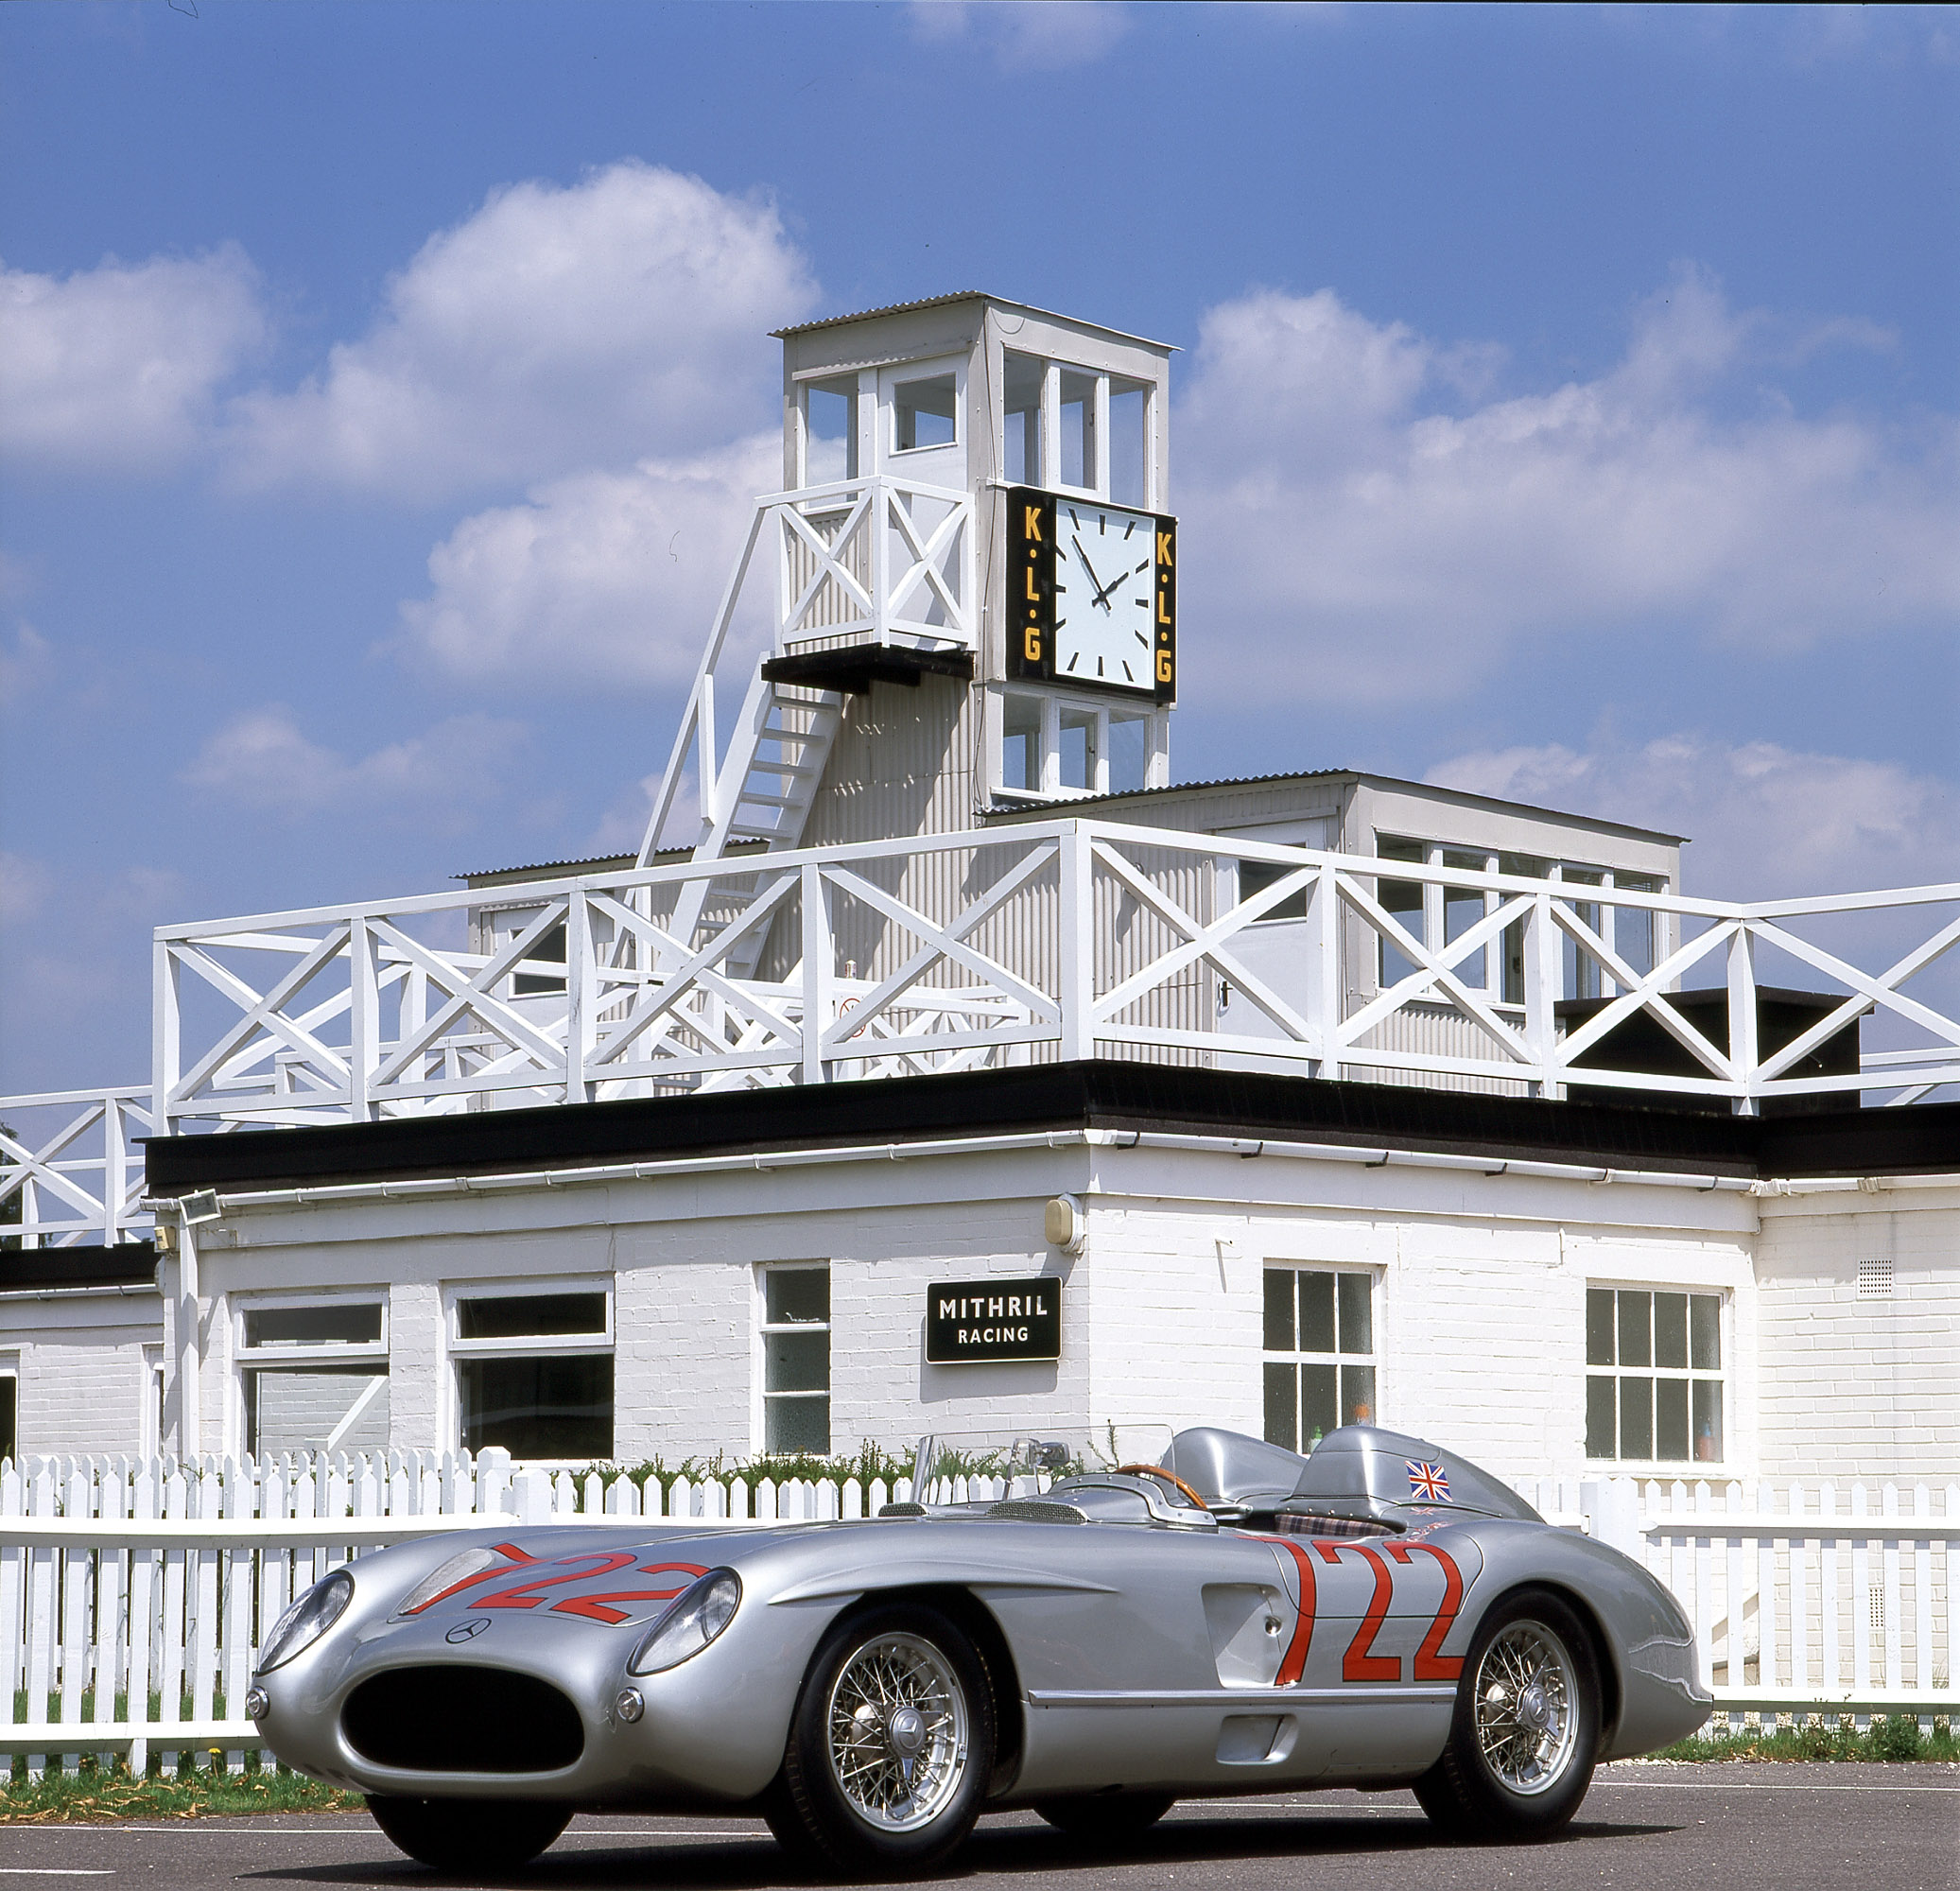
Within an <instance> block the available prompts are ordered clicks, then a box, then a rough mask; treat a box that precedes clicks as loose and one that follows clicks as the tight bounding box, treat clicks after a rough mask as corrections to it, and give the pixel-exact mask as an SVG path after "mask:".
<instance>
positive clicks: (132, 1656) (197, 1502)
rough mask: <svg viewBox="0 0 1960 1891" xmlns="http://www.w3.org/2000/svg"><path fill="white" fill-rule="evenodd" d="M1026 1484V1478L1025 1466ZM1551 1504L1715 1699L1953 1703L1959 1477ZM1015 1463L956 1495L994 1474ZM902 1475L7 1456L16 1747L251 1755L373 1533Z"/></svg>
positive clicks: (812, 1497)
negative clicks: (335, 1587)
mask: <svg viewBox="0 0 1960 1891" xmlns="http://www.w3.org/2000/svg"><path fill="white" fill-rule="evenodd" d="M1012 1488H1013V1490H1014V1492H1015V1494H1020V1487H1019V1483H1016V1484H1015V1486H1013V1487H1012ZM1519 1490H1520V1492H1521V1494H1522V1495H1523V1496H1524V1497H1525V1498H1526V1499H1527V1500H1528V1501H1531V1502H1533V1503H1535V1505H1536V1506H1537V1507H1538V1509H1539V1510H1540V1511H1542V1512H1543V1513H1544V1514H1545V1515H1546V1517H1547V1518H1549V1519H1550V1520H1551V1521H1553V1522H1555V1523H1558V1524H1561V1525H1563V1526H1565V1527H1567V1528H1570V1529H1583V1530H1587V1531H1590V1532H1591V1534H1593V1535H1597V1536H1600V1537H1601V1538H1602V1539H1604V1540H1606V1541H1610V1542H1614V1543H1616V1544H1617V1545H1619V1546H1620V1547H1622V1548H1623V1549H1625V1550H1627V1551H1628V1552H1629V1553H1632V1554H1634V1555H1636V1556H1639V1557H1640V1558H1641V1559H1642V1560H1643V1561H1644V1562H1645V1563H1646V1565H1647V1567H1648V1568H1649V1569H1651V1570H1654V1572H1655V1573H1656V1575H1658V1576H1659V1577H1660V1578H1661V1580H1662V1581H1664V1582H1666V1583H1667V1584H1668V1586H1669V1587H1671V1588H1672V1589H1673V1590H1674V1593H1675V1594H1676V1595H1677V1596H1679V1597H1680V1598H1681V1601H1682V1603H1683V1605H1684V1606H1685V1607H1686V1608H1687V1610H1688V1613H1689V1616H1690V1619H1691V1621H1692V1622H1695V1624H1696V1627H1697V1633H1696V1640H1697V1645H1698V1654H1699V1659H1700V1664H1701V1674H1702V1679H1703V1681H1704V1683H1705V1684H1707V1685H1708V1686H1709V1687H1710V1689H1711V1690H1712V1691H1713V1692H1714V1694H1715V1697H1716V1701H1717V1712H1718V1716H1719V1717H1726V1719H1727V1720H1728V1721H1729V1722H1730V1723H1731V1724H1733V1723H1734V1722H1735V1721H1737V1720H1739V1719H1741V1718H1742V1717H1743V1716H1748V1717H1752V1718H1753V1717H1756V1716H1762V1717H1771V1716H1777V1715H1785V1716H1788V1715H1804V1714H1810V1713H1824V1714H1828V1715H1830V1716H1833V1717H1834V1716H1836V1715H1839V1714H1847V1713H1848V1714H1850V1715H1852V1716H1853V1718H1854V1719H1855V1720H1856V1721H1857V1722H1858V1723H1860V1724H1861V1725H1862V1724H1864V1723H1865V1721H1867V1720H1868V1719H1869V1718H1870V1717H1871V1716H1872V1715H1874V1714H1912V1715H1915V1716H1917V1718H1918V1719H1919V1721H1920V1724H1921V1726H1924V1727H1928V1728H1930V1726H1931V1725H1932V1722H1933V1719H1934V1716H1936V1715H1941V1714H1947V1713H1950V1712H1951V1701H1952V1696H1951V1648H1952V1635H1951V1627H1952V1617H1951V1570H1952V1544H1953V1540H1954V1537H1955V1535H1960V1484H1949V1485H1947V1486H1946V1487H1945V1488H1944V1489H1943V1490H1941V1491H1938V1492H1936V1493H1935V1492H1934V1491H1933V1490H1931V1489H1930V1488H1929V1487H1928V1486H1926V1485H1923V1484H1922V1485H1917V1486H1915V1487H1914V1488H1912V1489H1911V1490H1910V1491H1905V1492H1901V1491H1900V1490H1899V1488H1898V1487H1896V1486H1894V1485H1891V1484H1887V1485H1885V1486H1884V1487H1883V1488H1882V1490H1879V1491H1877V1492H1873V1491H1871V1490H1869V1489H1867V1488H1866V1487H1865V1486H1864V1485H1862V1484H1859V1485H1851V1486H1848V1487H1847V1488H1844V1489H1838V1488H1835V1487H1833V1486H1831V1485H1830V1484H1825V1485H1823V1486H1821V1487H1817V1488H1815V1489H1812V1488H1810V1487H1806V1486H1803V1485H1790V1486H1786V1487H1777V1488H1772V1487H1770V1486H1747V1485H1742V1484H1724V1485H1720V1486H1717V1485H1711V1484H1708V1483H1699V1484H1693V1485H1689V1484H1682V1483H1673V1484H1664V1483H1645V1482H1640V1483H1637V1482H1635V1481H1634V1480H1630V1479H1616V1480H1612V1481H1609V1482H1608V1481H1601V1482H1593V1481H1587V1482H1585V1483H1580V1482H1577V1481H1564V1482H1555V1481H1552V1480H1543V1481H1532V1480H1527V1481H1524V1482H1522V1483H1520V1484H1519ZM1009 1492H1010V1486H1009V1485H1008V1484H1007V1483H1006V1482H1005V1481H1003V1480H1000V1479H987V1478H975V1479H973V1480H971V1481H970V1482H969V1481H967V1480H963V1479H962V1480H954V1481H952V1482H951V1483H943V1484H942V1485H941V1486H940V1487H939V1488H937V1489H935V1491H934V1492H933V1493H932V1494H933V1496H934V1497H935V1498H937V1499H939V1500H941V1501H966V1500H967V1499H969V1498H980V1497H994V1498H997V1497H1002V1496H1006V1495H1008V1494H1009ZM910 1495H911V1490H910V1486H909V1484H908V1483H907V1482H906V1480H904V1479H899V1480H898V1481H897V1482H896V1483H895V1484H893V1485H892V1486H890V1487H888V1486H887V1485H886V1483H885V1482H884V1481H883V1480H882V1479H874V1480H873V1481H872V1482H871V1483H870V1485H869V1486H868V1487H866V1486H864V1485H862V1484H860V1483H859V1481H858V1480H857V1479H855V1478H850V1479H845V1480H842V1481H841V1482H830V1481H818V1482H814V1483H811V1482H805V1481H803V1480H799V1479H791V1480H789V1481H787V1482H785V1483H781V1484H777V1483H773V1482H772V1481H771V1480H769V1479H766V1478H765V1479H762V1480H760V1481H759V1482H757V1483H755V1485H754V1486H753V1487H752V1486H751V1485H750V1484H749V1483H747V1482H745V1481H744V1480H742V1479H740V1478H724V1479H716V1478H709V1479H703V1480H700V1481H690V1480H688V1479H687V1478H685V1477H676V1478H673V1479H671V1480H670V1481H668V1482H667V1483H665V1484H664V1483H663V1481H662V1480H661V1479H660V1478H658V1477H656V1476H648V1477H646V1478H644V1479H643V1480H642V1481H640V1482H637V1483H635V1482H634V1481H633V1479H631V1478H628V1477H623V1476H620V1477H615V1478H613V1479H612V1480H611V1481H610V1482H608V1481H607V1480H606V1479H603V1478H601V1477H600V1476H599V1475H598V1473H596V1472H590V1473H587V1474H586V1475H585V1476H583V1477H582V1478H574V1477H573V1476H572V1475H571V1473H569V1472H568V1471H563V1470H560V1471H555V1472H554V1471H550V1470H546V1469H544V1468H540V1467H535V1466H528V1467H520V1466H513V1465H512V1462H511V1460H510V1459H509V1457H508V1456H507V1455H506V1454H505V1453H503V1452H501V1451H486V1452H483V1453H482V1454H480V1455H479V1456H477V1457H476V1458H474V1459H473V1458H470V1457H467V1456H458V1457H448V1456H442V1457H439V1456H437V1455H436V1454H434V1453H432V1452H417V1453H403V1452H375V1453H373V1454H367V1453H359V1454H353V1455H349V1454H344V1453H343V1454H337V1455H334V1456H331V1457H328V1456H325V1455H323V1454H322V1455H312V1456H305V1457H285V1458H266V1459H259V1460H243V1461H240V1460H229V1459H228V1460H223V1461H219V1460H216V1459H208V1460H203V1461H200V1462H199V1463H195V1464H189V1465H179V1464H177V1463H176V1462H175V1461H174V1460H171V1459H167V1458H165V1459H142V1460H139V1459H130V1458H93V1459H30V1460H28V1461H27V1462H26V1464H25V1465H23V1466H15V1465H13V1464H11V1463H10V1462H8V1463H0V1681H4V1683H5V1698H6V1700H7V1702H8V1704H9V1712H8V1714H7V1715H6V1716H5V1717H4V1718H0V1766H6V1765H9V1764H10V1763H11V1761H10V1758H8V1757H9V1756H13V1755H25V1756H26V1761H27V1766H28V1769H29V1771H30V1772H32V1773H36V1774H38V1773H40V1772H42V1771H43V1770H44V1769H45V1768H47V1767H48V1766H50V1765H55V1766H67V1767H68V1768H70V1769H73V1768H75V1767H77V1766H78V1764H79V1761H80V1760H81V1758H82V1756H84V1755H95V1756H97V1757H98V1758H99V1760H100V1761H103V1762H104V1763H106V1762H107V1761H109V1760H111V1759H113V1758H114V1757H115V1756H118V1755H126V1756H127V1757H128V1760H129V1762H130V1769H131V1770H132V1771H134V1772H137V1773H141V1772H142V1771H144V1770H145V1769H146V1768H147V1765H148V1764H149V1763H150V1761H151V1758H152V1756H158V1757H159V1758H160V1760H161V1763H162V1764H163V1765H164V1767H165V1769H166V1770H167V1769H170V1768H173V1767H174V1768H176V1769H177V1770H185V1769H188V1768H192V1767H196V1766H199V1765H200V1764H201V1765H206V1766H208V1765H210V1764H211V1763H213V1761H217V1763H220V1764H222V1765H224V1766H227V1767H229V1768H231V1769H233V1770H236V1769H238V1768H240V1767H242V1766H243V1765H244V1763H245V1756H246V1754H247V1752H248V1751H251V1750H253V1749H255V1748H256V1747H257V1746H258V1744H259V1741H258V1734H257V1729H256V1728H255V1727H254V1726H252V1723H251V1722H250V1721H249V1720H246V1719H244V1718H243V1716H242V1712H241V1704H242V1701H243V1698H244V1693H245V1690H246V1686H247V1684H248V1682H249V1679H250V1677H251V1674H252V1667H253V1665H254V1657H255V1652H256V1649H257V1646H258V1643H259V1640H260V1639H261V1637H262V1636H263V1635H265V1634H266V1633H267V1632H268V1631H269V1629H270V1627H271V1625H272V1623H273V1622H275V1621H276V1620H277V1619H278V1617H279V1615H280V1612H281V1611H282V1610H283V1609H284V1608H285V1607H286V1604H287V1603H288V1602H289V1601H290V1600H291V1599H292V1598H293V1597H294V1596H295V1595H297V1594H299V1593H301V1592H302V1591H303V1590H304V1588H305V1587H307V1586H308V1585H309V1584H311V1583H313V1582H315V1581H317V1580H319V1578H320V1577H321V1576H322V1575H324V1574H326V1573H327V1571H328V1570H332V1569H335V1568H337V1567H338V1566H339V1565H340V1564H342V1563H345V1562H348V1561H350V1560H352V1559H353V1558H354V1557H356V1556H357V1555H359V1554H360V1553H363V1552H364V1551H366V1550H370V1549H373V1548H376V1547H379V1546H380V1545H382V1544H386V1543H393V1542H401V1541H404V1540H407V1539H408V1538H411V1537H414V1536H418V1535H430V1534H434V1533H438V1532H441V1531H443V1530H451V1529H456V1528H460V1527H462V1526H464V1525H465V1524H467V1523H470V1522H481V1523H508V1524H510V1525H512V1527H520V1528H521V1527H525V1526H529V1527H536V1526H538V1525H540V1524H543V1523H546V1522H548V1521H553V1520H557V1521H568V1520H581V1519H584V1520H591V1521H610V1520H613V1519H616V1518H627V1517H638V1518H650V1519H659V1520H660V1521H662V1522H663V1523H666V1524H671V1525H676V1526H678V1525H682V1524H684V1523H685V1522H687V1521H690V1520H696V1519H707V1520H713V1521H717V1522H722V1523H725V1524H727V1525H730V1526H732V1527H737V1528H739V1527H744V1526H746V1527H764V1526H768V1525H770V1524H774V1523H789V1522H807V1521H816V1520H820V1519H827V1518H852V1517H862V1516H875V1515H876V1513H877V1510H878V1509H879V1507H880V1506H881V1505H883V1504H884V1503H885V1502H887V1501H903V1500H905V1499H906V1498H908V1497H909V1496H910Z"/></svg>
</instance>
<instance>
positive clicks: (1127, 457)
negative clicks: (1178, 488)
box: [1109, 380, 1150, 506]
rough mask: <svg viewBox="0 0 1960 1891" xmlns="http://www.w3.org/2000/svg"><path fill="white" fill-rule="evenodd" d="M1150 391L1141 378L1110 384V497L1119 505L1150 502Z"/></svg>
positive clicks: (1146, 503)
mask: <svg viewBox="0 0 1960 1891" xmlns="http://www.w3.org/2000/svg"><path fill="white" fill-rule="evenodd" d="M1149 391H1150V390H1148V389H1147V388H1146V387H1145V386H1144V385H1143V383H1142V382H1141V381H1118V380H1112V381H1111V382H1110V384H1109V496H1110V497H1111V498H1112V499H1113V500H1114V501H1115V502H1116V503H1117V504H1118V505H1119V506H1147V505H1149V504H1150V442H1149V441H1148V439H1147V438H1146V434H1145V429H1146V428H1147V426H1148V425H1149V421H1150V404H1149Z"/></svg>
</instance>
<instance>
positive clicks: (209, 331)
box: [0, 243, 267, 469]
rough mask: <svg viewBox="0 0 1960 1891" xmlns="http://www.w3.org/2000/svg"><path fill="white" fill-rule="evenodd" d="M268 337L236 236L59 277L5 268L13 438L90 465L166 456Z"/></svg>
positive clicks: (196, 433)
mask: <svg viewBox="0 0 1960 1891" xmlns="http://www.w3.org/2000/svg"><path fill="white" fill-rule="evenodd" d="M266 337H267V321H266V314H265V310H264V307H263V305H262V303H261V299H260V291H259V279H258V272H257V271H256V270H255V269H253V268H252V264H251V262H250V261H249V260H248V259H247V257H246V255H245V252H243V251H242V250H240V249H239V248H238V246H237V245H236V244H234V243H228V244H226V245H224V246H223V247H222V248H221V249H218V250H215V251H212V252H210V253H208V254H206V255H202V256H196V257H167V256H154V257H151V258H150V259H149V261H147V262H145V263H134V264H124V263H120V262H117V261H116V260H115V259H114V258H113V257H111V258H109V259H108V260H106V261H104V262H103V263H102V264H101V265H100V266H99V267H97V268H95V269H78V270H77V271H76V272H75V273H74V274H73V275H69V276H65V277H58V276H43V275H36V274H33V273H31V272H29V271H27V270H24V269H4V270H0V433H4V435H5V439H6V442H7V451H8V453H9V455H11V456H13V457H15V458H17V459H21V460H33V461H37V462H42V463H52V464H59V465H66V466H75V467H86V468H95V469H101V468H113V467H132V468H154V467H157V466H160V465H165V464H167V463H169V462H170V461H172V460H176V459H178V458H181V457H182V455H183V454H184V453H186V452H188V451H189V450H190V449H191V448H192V447H193V446H195V445H196V444H197V443H198V442H199V439H200V437H201V436H202V434H203V432H204V430H205V428H206V427H207V425H209V422H210V420H211V416H212V404H213V399H214V396H215V394H216V392H217V390H218V389H219V388H220V387H221V386H222V385H223V383H224V382H225V381H226V380H228V379H229V378H230V377H231V376H232V375H233V374H234V373H235V372H236V371H237V370H238V368H239V367H240V366H241V365H243V364H244V363H245V362H246V360H247V359H248V358H249V357H250V356H252V354H253V353H254V352H255V351H256V350H257V349H259V348H260V347H261V346H262V345H263V344H264V342H265V339H266Z"/></svg>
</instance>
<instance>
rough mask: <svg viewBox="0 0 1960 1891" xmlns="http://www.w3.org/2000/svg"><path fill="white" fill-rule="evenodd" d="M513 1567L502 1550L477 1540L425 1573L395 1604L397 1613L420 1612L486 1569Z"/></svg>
mask: <svg viewBox="0 0 1960 1891" xmlns="http://www.w3.org/2000/svg"><path fill="white" fill-rule="evenodd" d="M510 1567H511V1559H510V1557H509V1556H507V1555H505V1554H504V1553H503V1552H502V1551H501V1550H493V1549H492V1548H491V1547H490V1545H489V1544H487V1543H478V1544H477V1545H476V1546H475V1547H474V1548H473V1549H468V1550H462V1551H459V1552H458V1553H457V1554H455V1555H454V1556H452V1557H450V1559H449V1560H448V1561H447V1562H446V1563H444V1564H443V1565H442V1567H441V1568H440V1569H438V1570H433V1571H432V1572H431V1573H429V1574H428V1575H425V1576H424V1577H423V1579H422V1580H421V1581H420V1582H419V1583H417V1584H416V1585H415V1587H413V1588H412V1589H410V1590H409V1591H408V1594H407V1595H406V1596H404V1597H403V1598H402V1600H401V1601H400V1602H399V1603H397V1604H396V1605H395V1613H396V1614H397V1615H416V1614H419V1613H420V1612H421V1611H422V1610H423V1609H425V1608H426V1607H427V1606H428V1605H429V1604H430V1603H432V1602H438V1601H440V1600H441V1599H442V1597H443V1596H445V1595H447V1594H448V1593H449V1591H450V1590H451V1589H457V1588H460V1587H462V1586H463V1585H464V1584H465V1583H466V1582H468V1581H469V1579H470V1578H471V1577H472V1576H480V1575H481V1574H483V1572H484V1571H485V1570H505V1569H509V1568H510Z"/></svg>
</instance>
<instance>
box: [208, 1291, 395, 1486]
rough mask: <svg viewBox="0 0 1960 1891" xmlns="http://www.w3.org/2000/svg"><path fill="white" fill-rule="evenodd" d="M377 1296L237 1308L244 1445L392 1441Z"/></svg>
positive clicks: (263, 1449)
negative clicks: (243, 1406) (361, 1298)
mask: <svg viewBox="0 0 1960 1891" xmlns="http://www.w3.org/2000/svg"><path fill="white" fill-rule="evenodd" d="M385 1315H386V1309H385V1307H384V1306H383V1303H382V1302H381V1301H379V1300H353V1299H348V1300H325V1301H311V1302H300V1301H269V1302H266V1303H263V1304H260V1305H248V1306H245V1307H243V1308H241V1309H240V1311H239V1346H238V1365H239V1370H240V1382H241V1386H242V1389H243V1392H244V1396H245V1449H246V1450H247V1452H248V1453H250V1454H252V1455H253V1456H258V1455H260V1454H266V1453H276V1452H280V1451H373V1450H382V1449H386V1447H387V1445H388V1428H389V1403H388V1341H387V1334H386V1319H385Z"/></svg>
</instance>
